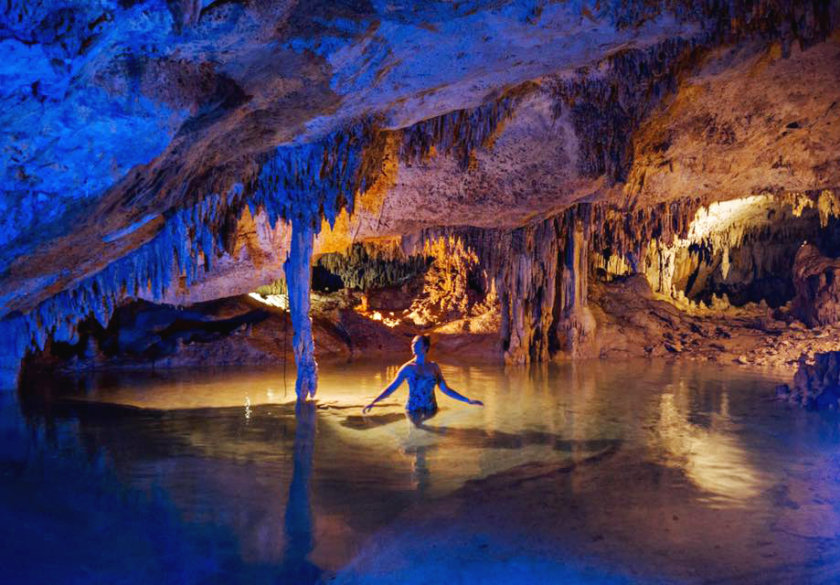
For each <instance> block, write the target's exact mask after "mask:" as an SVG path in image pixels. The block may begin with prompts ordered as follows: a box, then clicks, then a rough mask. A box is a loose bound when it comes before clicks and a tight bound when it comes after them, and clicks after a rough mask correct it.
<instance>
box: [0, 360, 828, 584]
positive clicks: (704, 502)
mask: <svg viewBox="0 0 840 585" xmlns="http://www.w3.org/2000/svg"><path fill="white" fill-rule="evenodd" d="M386 368H387V364H354V365H352V366H347V367H343V368H342V369H340V370H333V371H331V370H329V369H328V368H325V369H324V372H323V373H324V375H323V377H322V380H323V388H322V390H323V394H324V396H323V399H322V402H320V403H319V404H317V405H316V404H312V403H308V404H301V405H298V406H297V407H296V406H295V405H294V404H293V403H292V402H290V403H288V404H276V403H272V400H274V401H275V402H276V400H277V399H278V397H277V396H276V395H273V396H274V398H273V399H272V397H271V396H272V394H271V393H272V392H274V391H272V390H271V389H272V388H278V387H279V386H278V384H277V380H278V374H277V372H271V371H264V372H261V371H250V372H235V371H232V372H228V373H226V374H220V373H218V372H197V373H195V372H188V373H177V372H166V373H155V374H153V375H149V374H146V375H135V374H130V375H115V374H108V375H103V376H95V377H92V378H87V379H80V380H76V381H73V380H69V381H60V382H58V383H56V381H44V382H43V383H42V385H41V386H38V387H30V388H28V389H27V390H26V392H25V393H24V394H23V395H22V396H23V397H24V400H23V402H22V403H20V404H18V403H16V402H15V401H14V400H11V399H10V400H7V401H6V402H5V403H2V402H0V433H2V437H0V439H2V441H0V463H2V467H0V470H2V474H0V496H2V497H0V521H2V522H3V524H4V525H6V526H24V527H32V528H22V529H21V530H20V531H18V532H17V533H15V535H14V538H13V537H12V536H9V535H5V536H3V535H0V549H2V550H5V551H6V552H0V566H4V567H9V566H11V567H13V570H12V571H11V573H10V574H11V575H12V576H13V577H14V579H13V580H11V581H10V582H31V581H35V582H37V581H38V580H39V579H40V580H41V581H42V582H46V581H48V582H50V583H57V584H60V583H67V582H97V581H98V582H102V583H106V582H117V581H123V582H127V583H142V582H161V583H164V582H173V581H174V580H177V582H179V583H225V584H226V585H227V584H235V583H249V584H253V583H278V582H279V583H302V584H305V583H315V582H318V581H319V580H322V581H328V580H330V579H331V578H332V576H333V574H334V573H335V572H337V571H340V570H341V569H342V568H343V567H346V566H347V565H348V563H351V562H353V559H357V558H359V556H360V555H362V554H363V553H364V551H365V550H377V549H376V547H377V546H379V544H381V543H382V538H384V537H382V536H381V535H382V534H383V532H384V533H385V534H386V536H387V531H388V530H389V529H390V527H394V526H396V528H394V529H395V530H397V529H398V528H399V524H398V519H399V518H408V519H409V520H410V523H411V524H412V525H413V524H414V523H420V522H422V521H423V520H422V518H424V517H425V514H426V512H427V511H432V510H444V511H445V512H446V513H451V512H452V511H457V510H461V509H463V510H470V509H472V507H471V506H463V507H461V506H459V505H458V502H459V501H460V500H458V498H460V497H469V494H475V493H478V492H480V493H481V494H482V498H477V500H481V499H483V500H484V501H485V504H487V508H486V509H485V510H484V513H486V514H487V517H488V518H490V519H489V520H488V521H487V524H486V525H484V526H483V528H482V530H484V531H485V532H483V533H482V537H481V538H482V539H481V541H480V542H478V541H476V542H475V543H473V541H472V540H470V539H469V538H467V539H466V540H465V541H464V542H465V543H466V544H464V542H462V543H461V545H459V546H463V547H467V548H465V549H463V550H461V549H457V550H459V551H461V552H462V553H463V554H464V555H466V556H467V557H469V558H473V559H483V556H484V555H492V554H498V555H500V558H510V557H504V554H507V553H502V552H498V553H496V552H494V550H495V549H493V548H492V546H491V547H490V548H481V547H482V546H486V545H487V541H488V540H492V538H497V537H498V538H499V539H501V538H508V537H509V535H511V534H513V535H516V534H517V530H520V534H519V536H522V535H523V534H524V535H525V536H527V535H528V534H533V535H537V536H540V537H542V536H541V535H543V533H541V532H540V530H543V531H550V530H554V529H555V527H568V530H569V536H567V537H564V538H566V540H563V541H562V542H563V544H562V546H561V545H559V544H557V543H556V542H554V541H551V542H552V544H551V546H550V547H549V545H546V548H547V549H548V550H549V552H547V553H545V554H546V555H549V556H550V555H555V556H557V557H558V558H560V557H562V559H563V562H564V563H565V562H566V560H567V559H570V558H573V557H574V555H575V554H576V552H575V550H576V549H575V548H574V547H575V546H577V544H579V543H584V544H586V546H591V547H595V549H586V550H584V551H583V552H581V553H580V554H581V558H583V557H584V556H586V555H596V556H597V554H602V553H603V554H605V555H606V556H604V557H603V558H605V559H608V560H605V561H603V562H604V563H607V562H609V563H612V564H611V565H610V566H611V567H613V568H615V569H616V570H619V569H620V568H621V567H624V566H625V565H627V564H630V565H632V564H633V563H636V565H635V568H639V566H638V565H639V564H641V565H642V566H641V570H642V573H640V574H653V575H654V576H657V575H659V573H658V572H659V571H660V566H659V564H657V563H660V564H661V563H665V564H667V563H668V562H671V563H672V564H676V565H679V566H683V565H685V566H691V567H703V566H704V564H708V563H711V562H712V561H713V560H714V559H717V558H718V557H719V556H720V555H722V554H730V553H729V552H727V553H722V552H721V551H720V550H718V549H716V548H714V547H715V546H720V547H722V549H723V550H724V551H731V554H730V556H729V557H727V558H726V559H725V562H721V563H720V566H724V567H725V566H731V567H737V568H738V569H739V570H741V569H743V571H744V572H745V574H746V572H747V569H750V568H751V565H750V563H753V562H754V561H753V559H756V558H757V559H765V558H768V559H771V560H770V561H766V563H767V566H770V567H772V566H774V565H772V563H773V562H777V564H778V563H781V562H782V561H784V562H785V563H788V566H790V563H793V562H798V561H797V559H799V560H800V561H802V562H804V560H802V559H808V558H810V557H809V556H808V555H809V554H811V553H810V552H809V551H811V549H812V547H811V544H809V543H808V542H804V544H802V546H797V545H796V543H795V542H793V543H791V542H790V541H787V540H785V541H783V540H781V539H782V537H780V536H779V534H777V533H776V532H774V530H775V529H776V527H779V529H780V530H783V531H785V532H784V534H803V535H808V537H809V538H814V537H815V536H814V535H817V536H819V537H820V538H825V539H830V538H833V535H834V530H835V528H836V525H837V522H836V518H837V514H836V513H834V512H832V511H831V508H832V506H831V505H830V504H828V503H827V502H833V501H840V493H838V492H840V487H838V486H840V483H838V482H837V481H836V480H837V477H836V472H833V473H834V474H833V475H830V474H829V470H831V469H836V465H835V466H834V467H830V466H826V465H825V460H826V459H825V458H826V457H828V456H829V455H830V454H834V455H831V456H836V460H837V461H840V451H838V449H837V445H838V442H839V441H840V431H838V428H840V426H838V424H837V417H834V418H831V417H830V416H827V417H822V418H817V419H814V418H813V417H809V418H807V420H806V418H804V417H808V416H809V414H808V413H802V412H799V411H796V412H792V413H791V412H781V411H779V407H778V405H775V404H770V403H764V402H761V401H760V400H757V397H758V396H760V395H761V393H762V392H763V391H764V390H765V389H768V388H772V385H773V382H772V381H767V380H763V379H761V378H758V377H755V376H749V375H743V374H733V373H731V372H722V371H720V370H718V369H710V368H694V367H691V366H686V365H683V366H680V367H669V366H663V365H661V364H654V363H649V362H645V363H643V364H632V363H626V364H625V363H622V364H603V363H585V364H584V363H582V364H569V365H561V366H556V365H550V366H540V367H535V368H512V369H505V368H503V367H495V366H486V365H483V366H444V374H445V376H446V377H447V379H448V380H450V381H451V382H452V384H453V386H455V387H458V388H464V390H465V391H468V392H469V393H470V395H471V396H475V397H476V398H478V399H481V400H483V401H484V402H485V404H486V407H485V408H483V409H477V408H464V407H463V406H462V405H460V404H459V403H450V402H448V401H445V400H442V401H441V406H442V408H441V410H440V411H439V412H438V413H437V414H436V415H435V416H434V417H433V418H424V419H422V420H417V419H415V420H411V419H408V418H406V414H405V412H404V410H403V404H402V399H403V398H404V396H403V397H397V400H395V401H394V402H393V403H392V404H391V405H390V406H388V405H386V406H384V407H383V408H382V409H381V410H380V411H379V412H377V413H375V414H373V415H370V416H362V415H361V413H360V406H361V404H363V403H364V399H365V398H366V397H368V396H370V395H372V394H374V393H375V392H376V391H377V390H378V389H379V388H380V387H381V380H384V379H387V378H388V376H387V375H386V373H387V371H386ZM739 376H740V377H739ZM38 389H41V390H43V391H44V392H43V395H40V394H39V393H38V392H37V391H36V390H38ZM39 396H41V398H40V399H39ZM280 398H282V397H280ZM292 398H293V396H289V399H290V400H291V399H292ZM139 406H145V408H138V407H139ZM21 413H23V416H21ZM815 420H817V421H820V422H819V424H815V422H814V421H815ZM316 434H317V437H316ZM599 454H600V455H608V457H603V458H599V459H596V460H595V461H596V462H595V463H592V458H593V456H597V455H599ZM827 454H829V455H827ZM581 461H589V462H590V463H591V464H588V465H578V466H577V467H575V464H577V463H579V462H581ZM552 469H554V470H557V469H564V470H566V471H563V472H560V473H554V475H551V474H546V473H544V471H545V470H552ZM571 469H576V471H575V472H574V473H571V472H570V471H569V470H571ZM815 470H817V471H818V472H819V473H821V474H823V475H824V477H823V475H818V473H817V471H815ZM545 477H549V478H550V482H549V483H547V484H546V485H544V486H543V487H542V488H541V489H543V490H544V491H543V492H540V493H538V496H539V497H536V498H535V496H533V494H531V495H529V494H530V493H531V492H529V489H530V487H529V486H531V485H533V484H532V483H530V482H532V481H534V478H537V479H539V478H545ZM523 478H525V481H524V483H523V481H521V480H522V479H523ZM791 478H795V481H794V480H792V479H791ZM505 481H507V483H505ZM465 485H467V488H464V486H465ZM488 486H489V487H490V488H492V489H489V490H486V491H485V488H486V487H488ZM523 486H524V487H523ZM494 490H495V491H494ZM506 490H507V491H506ZM464 494H467V496H465V495H464ZM487 494H489V495H487ZM497 494H501V497H500V498H499V500H498V502H497V501H496V500H495V499H494V498H496V497H497ZM520 497H521V498H522V506H523V510H525V511H524V512H522V514H526V513H528V510H536V511H537V512H534V513H533V514H534V515H535V516H537V518H536V519H535V520H533V521H534V522H538V521H539V520H540V518H539V516H544V517H545V518H546V519H547V520H546V521H545V524H546V525H547V526H548V528H546V527H545V526H542V527H541V526H540V525H530V524H528V525H526V524H520V523H521V520H520V516H519V515H517V514H519V512H520V511H519V510H517V514H511V516H510V517H508V518H502V519H498V518H496V517H495V516H494V515H493V514H494V513H495V511H496V510H495V508H496V504H497V503H498V507H504V506H509V505H510V502H511V501H518V500H519V499H520ZM529 497H530V498H532V499H531V500H529V499H528V498H529ZM533 498H535V499H533ZM432 499H434V501H435V505H434V506H429V505H428V504H429V502H430V501H431V500H432ZM441 502H444V503H447V502H448V504H447V505H441V506H439V505H438V504H439V503H441ZM488 511H489V512H488ZM442 513H443V512H442ZM817 515H819V517H820V518H827V519H828V520H826V521H824V522H823V523H822V524H821V525H820V526H819V530H816V529H814V527H813V524H814V522H813V521H812V518H814V517H815V516H817ZM675 518H677V520H675ZM463 522H466V521H465V520H464V519H463V518H462V517H460V516H458V517H453V518H452V519H451V522H449V521H448V520H447V521H446V522H443V523H440V522H439V523H438V524H435V526H437V525H449V527H450V528H452V530H456V529H458V528H459V527H462V526H463V527H465V528H463V529H464V530H470V529H471V527H472V525H471V524H469V523H466V524H462V523H463ZM723 522H726V524H725V525H726V526H727V528H726V530H723V529H720V530H716V528H717V527H718V526H723V525H724V524H723ZM426 529H428V530H431V529H430V528H429V526H428V525H427V526H426V527H425V528H422V529H421V530H419V532H418V533H419V534H420V536H418V538H420V537H422V535H423V534H424V533H423V530H426ZM558 530H559V529H558ZM43 534H57V535H60V537H58V539H57V540H56V541H49V540H46V541H44V539H43V537H42V535H43ZM485 536H487V538H486V539H485ZM537 536H533V537H532V538H534V539H536V538H537ZM491 537H492V538H491ZM510 538H513V537H510ZM523 538H525V537H524V536H523ZM785 538H787V537H785ZM42 541H44V542H42ZM759 541H760V542H770V543H773V544H772V545H759V544H757V543H758V542H759ZM522 542H526V540H522ZM528 542H530V541H528ZM546 542H549V541H548V540H546ZM777 542H778V543H779V544H778V546H777V544H776V543H777ZM825 542H829V541H825ZM832 542H833V541H832ZM395 543H397V544H395V545H394V546H397V545H399V546H401V547H403V548H401V549H400V550H399V551H398V552H399V553H400V554H403V553H405V552H406V551H411V550H414V549H415V548H416V547H420V546H421V545H423V543H420V542H418V541H414V540H412V539H411V538H410V536H408V535H407V536H404V537H403V539H402V540H396V541H395ZM570 543H571V544H570ZM599 543H609V546H610V547H611V548H610V549H609V551H608V553H609V554H607V553H604V551H603V550H601V549H597V547H598V546H602V545H601V544H599ZM424 546H425V545H424ZM581 546H583V545H581ZM603 546H606V545H603ZM826 546H828V545H826ZM832 546H833V545H832ZM552 547H553V548H552ZM771 549H772V550H771ZM650 551H653V553H656V554H659V555H660V556H659V557H655V554H653V553H651V555H652V556H646V555H647V554H648V552H650ZM768 551H770V552H768ZM431 553H434V554H439V551H430V554H431ZM771 553H772V554H774V555H777V556H776V557H770V556H762V555H769V554H771ZM406 554H407V553H406ZM459 554H460V553H459ZM596 556H592V557H589V556H586V558H596ZM599 558H600V557H599ZM672 558H673V559H675V560H673V561H663V560H662V559H672ZM774 558H775V559H779V560H778V561H774V560H772V559H774ZM651 559H654V560H651ZM738 559H747V560H743V561H739V560H738ZM654 561H655V562H654ZM418 562H420V561H418ZM756 562H757V561H756ZM762 562H764V561H762ZM680 563H682V565H680ZM727 563H729V564H730V565H727ZM126 565H129V566H133V567H142V569H138V570H137V574H136V575H134V574H132V575H125V574H124V573H125V571H124V567H125V566H126ZM68 566H72V567H87V569H85V570H86V571H88V573H85V574H82V573H81V572H78V571H75V570H73V571H69V572H68V569H67V567H68ZM374 566H375V565H374ZM452 566H453V567H455V568H454V569H452V570H456V569H457V568H458V566H459V565H458V563H455V564H453V565H452ZM91 567H93V568H91ZM671 568H672V569H673V567H671ZM551 570H554V569H553V568H552V569H551ZM661 570H663V571H664V569H661ZM669 570H670V569H669ZM788 570H789V571H791V572H792V574H797V573H796V571H797V570H796V569H788ZM80 571H81V569H80ZM167 575H177V576H178V577H177V579H170V578H168V577H167ZM4 576H5V575H4ZM439 576H440V577H441V580H446V579H445V577H446V575H445V574H440V575H439ZM397 581H398V580H394V581H391V582H397ZM550 581H551V580H550V579H549V582H550ZM653 581H654V582H656V580H655V579H653ZM629 582H634V583H645V582H646V581H645V579H643V578H641V577H640V578H638V579H635V578H634V579H631V580H630V581H629ZM658 582H667V579H665V578H664V577H663V578H662V579H660V580H659V581H658ZM755 582H760V581H755Z"/></svg>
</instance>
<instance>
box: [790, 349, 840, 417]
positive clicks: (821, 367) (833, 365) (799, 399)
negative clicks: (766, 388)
mask: <svg viewBox="0 0 840 585" xmlns="http://www.w3.org/2000/svg"><path fill="white" fill-rule="evenodd" d="M776 396H777V397H778V398H780V399H786V400H789V401H790V402H793V403H795V404H799V405H801V406H805V407H806V408H811V409H814V410H835V409H837V408H838V406H840V351H829V352H825V353H818V354H816V355H815V356H814V363H813V364H809V363H807V362H806V361H805V360H804V359H802V360H801V361H800V362H799V369H798V370H797V371H796V374H795V375H794V377H793V387H792V388H791V387H789V386H788V385H787V384H784V385H782V386H778V387H777V388H776Z"/></svg>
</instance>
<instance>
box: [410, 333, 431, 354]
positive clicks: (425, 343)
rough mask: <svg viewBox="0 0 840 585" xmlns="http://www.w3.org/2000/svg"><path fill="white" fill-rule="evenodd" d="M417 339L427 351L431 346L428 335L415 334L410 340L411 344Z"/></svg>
mask: <svg viewBox="0 0 840 585" xmlns="http://www.w3.org/2000/svg"><path fill="white" fill-rule="evenodd" d="M418 339H419V340H420V341H422V342H423V347H425V348H426V351H429V348H430V347H432V338H431V337H429V336H428V335H415V336H414V339H412V340H411V345H414V343H415V342H416V341H417V340H418Z"/></svg>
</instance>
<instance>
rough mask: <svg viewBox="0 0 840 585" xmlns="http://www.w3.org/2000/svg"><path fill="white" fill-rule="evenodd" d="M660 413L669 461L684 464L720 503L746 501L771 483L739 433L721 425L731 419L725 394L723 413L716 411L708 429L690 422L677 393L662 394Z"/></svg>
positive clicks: (688, 473)
mask: <svg viewBox="0 0 840 585" xmlns="http://www.w3.org/2000/svg"><path fill="white" fill-rule="evenodd" d="M659 414H660V419H659V425H658V429H657V430H658V435H659V439H660V440H661V443H662V446H663V447H664V448H665V450H666V451H667V452H668V457H669V464H671V465H674V466H676V467H678V468H682V469H683V470H684V471H685V474H686V476H687V477H688V479H689V480H691V482H692V483H694V484H695V485H696V486H697V487H699V488H700V489H703V490H705V491H707V492H710V493H711V494H713V495H714V499H715V501H716V503H717V504H719V505H724V504H731V503H733V502H737V503H746V502H747V501H748V500H750V499H751V498H755V497H757V496H758V495H760V494H761V492H762V491H763V490H765V489H766V488H767V487H768V481H767V478H765V477H763V476H762V474H761V473H760V472H759V470H758V469H756V468H755V467H754V466H753V465H752V464H751V463H750V462H749V460H748V455H747V451H746V450H745V449H744V448H743V447H742V446H741V445H739V444H738V441H737V439H736V437H735V436H734V435H733V434H731V433H730V432H727V430H726V429H725V428H723V429H722V428H720V427H725V425H727V424H728V423H729V418H728V401H727V400H726V396H725V395H724V397H723V404H722V405H721V413H719V414H712V424H711V428H708V429H707V428H704V427H701V426H698V425H695V424H692V423H690V422H688V420H687V417H686V416H685V415H684V414H683V413H681V412H680V409H679V408H678V407H677V405H676V402H675V396H674V394H670V393H669V394H663V395H662V397H661V401H660V412H659ZM716 427H718V428H716Z"/></svg>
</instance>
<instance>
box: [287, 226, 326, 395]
mask: <svg viewBox="0 0 840 585" xmlns="http://www.w3.org/2000/svg"><path fill="white" fill-rule="evenodd" d="M314 239H315V228H314V227H313V222H312V221H311V220H307V219H306V218H301V217H298V216H295V217H293V218H292V242H291V250H290V252H289V257H288V258H287V259H286V263H285V265H284V266H283V268H284V270H285V272H286V283H287V285H288V289H289V312H290V313H291V317H292V327H293V328H294V332H295V333H294V338H293V342H292V343H293V345H294V352H295V365H296V366H297V381H296V382H295V391H296V392H297V397H298V400H306V398H307V397H313V396H315V390H316V389H317V386H318V364H317V363H316V362H315V342H314V340H313V339H312V320H311V319H310V317H309V306H310V303H309V291H310V287H311V284H312V271H311V269H310V264H311V261H312V244H313V241H314Z"/></svg>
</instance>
